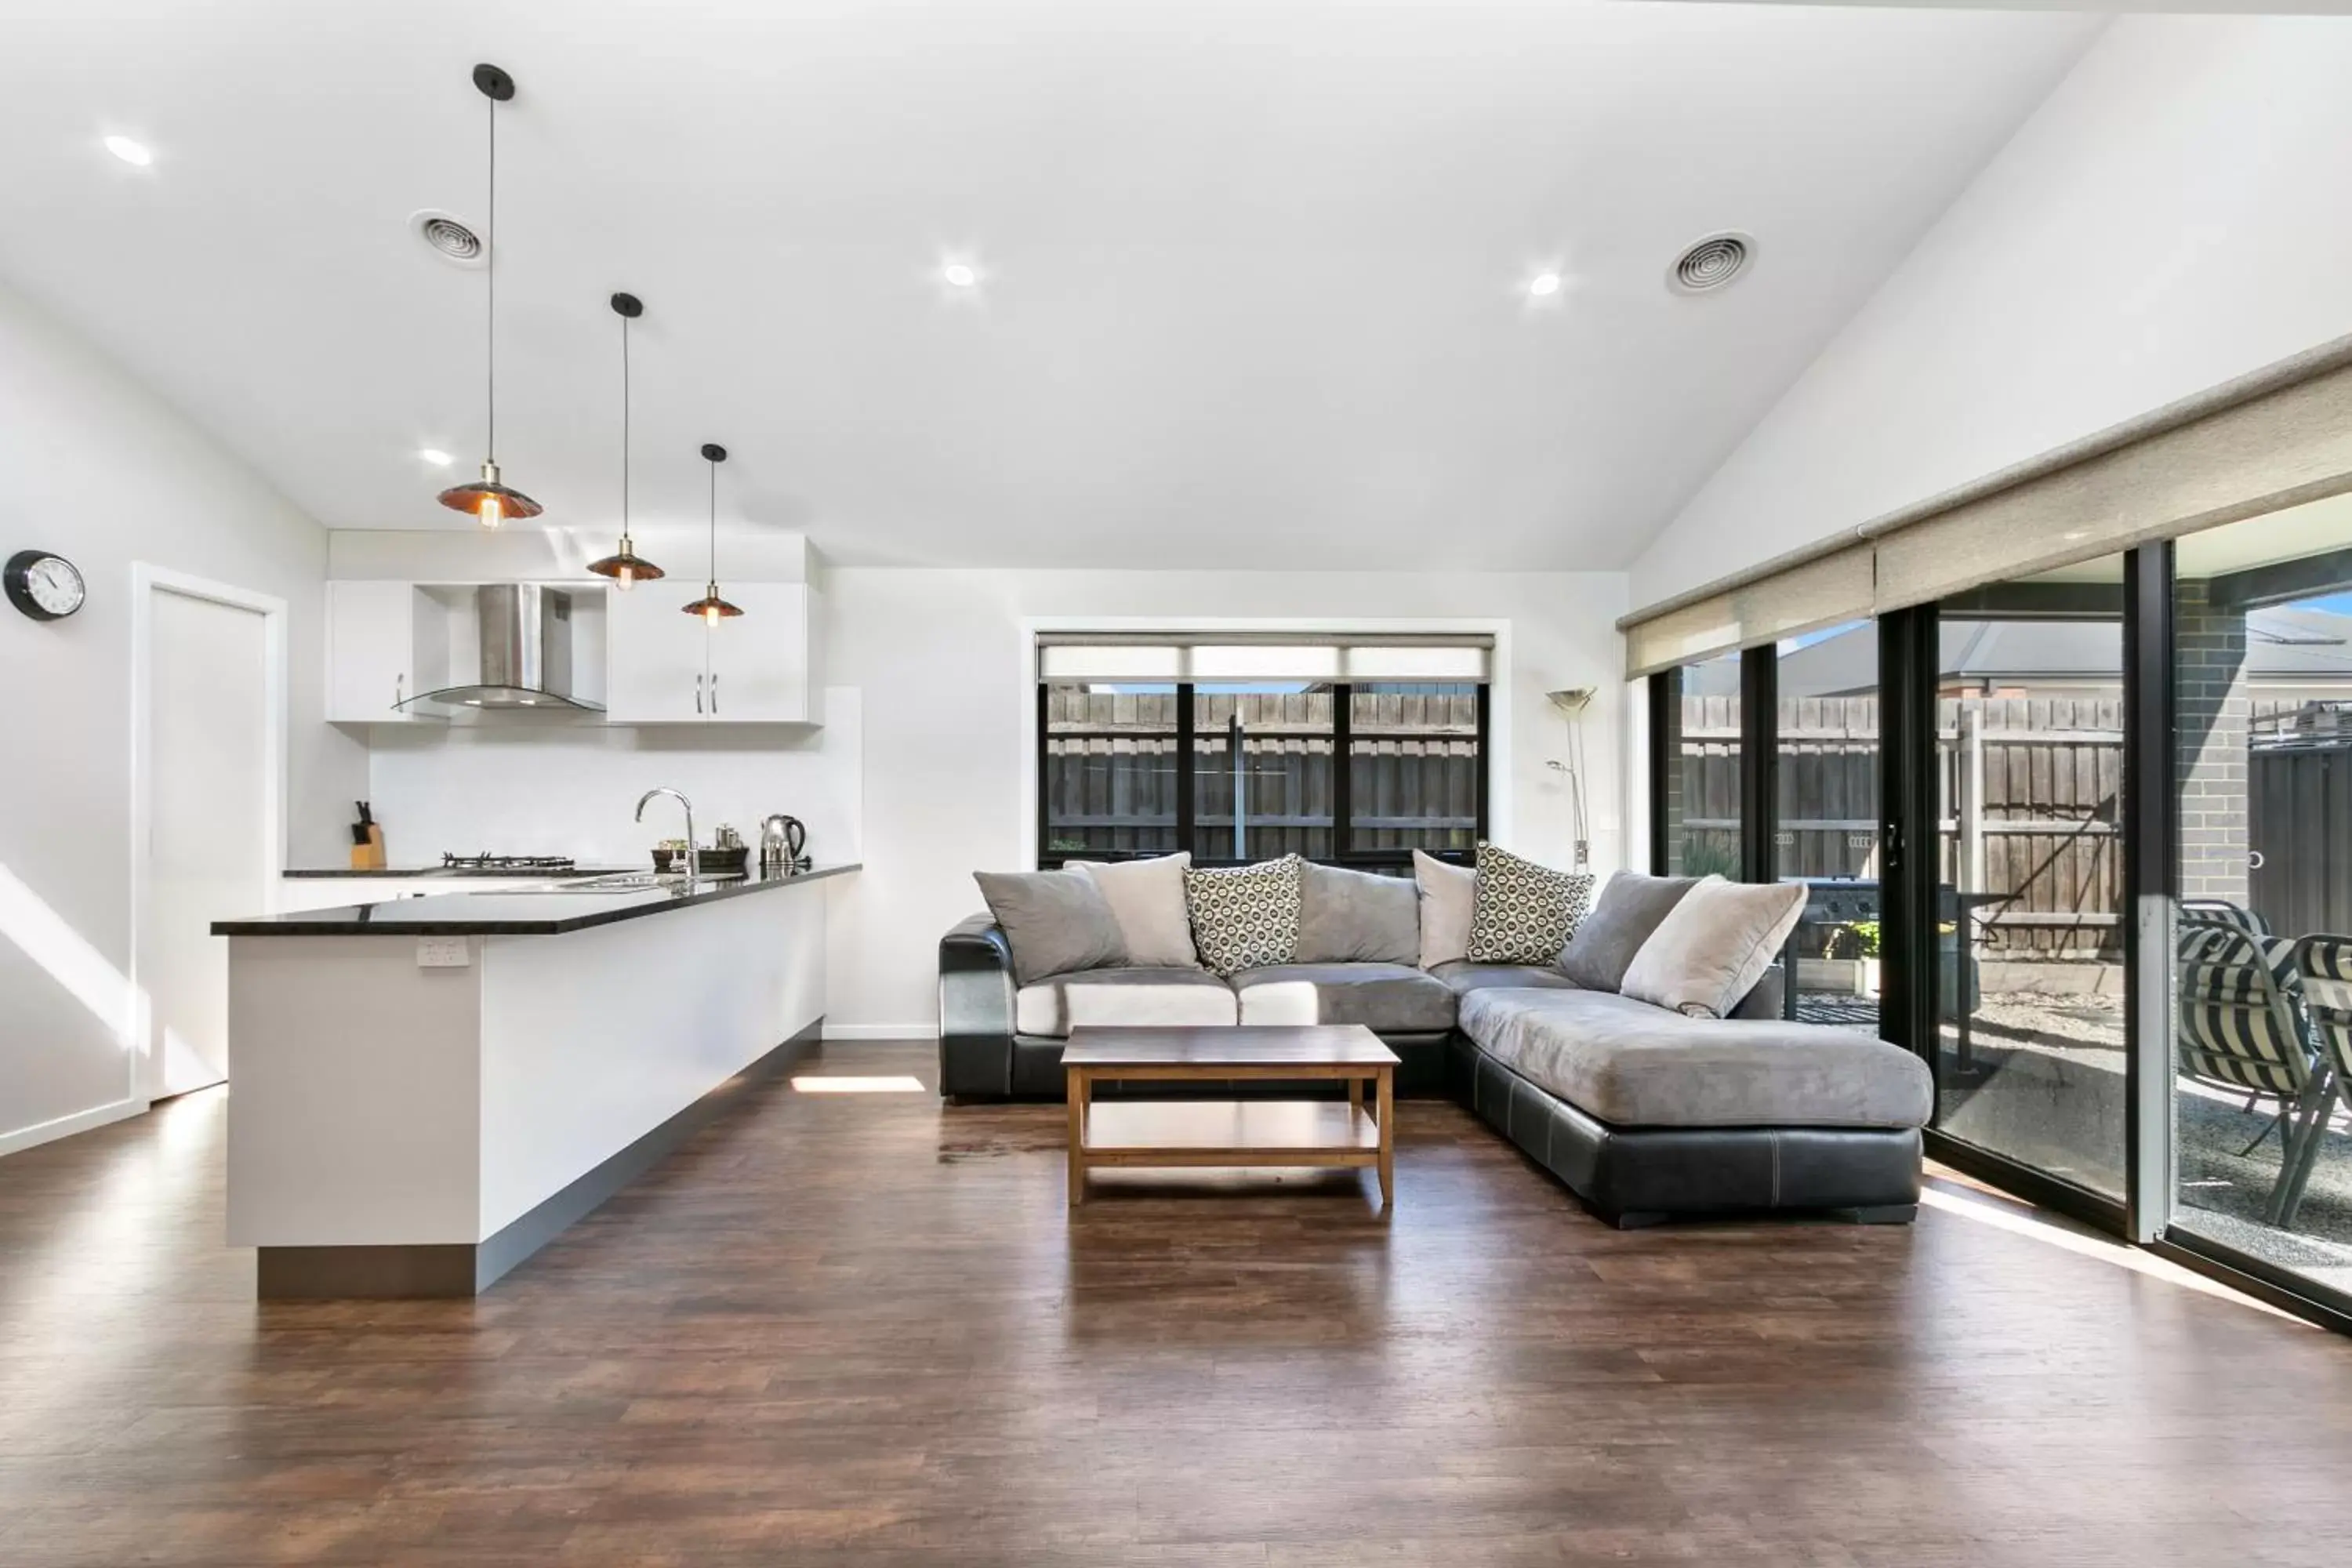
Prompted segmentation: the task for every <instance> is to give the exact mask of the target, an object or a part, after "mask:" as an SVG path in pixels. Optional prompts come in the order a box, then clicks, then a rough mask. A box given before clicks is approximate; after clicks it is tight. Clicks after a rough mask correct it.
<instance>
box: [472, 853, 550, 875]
mask: <svg viewBox="0 0 2352 1568" xmlns="http://www.w3.org/2000/svg"><path fill="white" fill-rule="evenodd" d="M441 866H442V868H443V869H444V870H449V871H498V872H515V871H574V870H577V869H579V867H578V866H577V864H576V863H574V861H573V860H572V857H571V856H569V855H490V854H482V855H449V854H444V855H443V856H442V857H441Z"/></svg>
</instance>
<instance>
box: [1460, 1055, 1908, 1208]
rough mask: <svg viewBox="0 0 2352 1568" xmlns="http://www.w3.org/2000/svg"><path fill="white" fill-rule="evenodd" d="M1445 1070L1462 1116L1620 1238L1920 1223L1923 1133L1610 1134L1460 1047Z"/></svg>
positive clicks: (1730, 1130) (1703, 1130)
mask: <svg viewBox="0 0 2352 1568" xmlns="http://www.w3.org/2000/svg"><path fill="white" fill-rule="evenodd" d="M1448 1065H1449V1067H1450V1068H1451V1083H1452V1088H1453V1090H1454V1095H1455V1097H1456V1098H1458V1099H1459V1100H1461V1101H1462V1103H1463V1104H1464V1105H1465V1106H1467V1107H1469V1108H1470V1110H1472V1111H1474V1112H1475V1114H1476V1115H1477V1116H1478V1118H1479V1120H1481V1121H1485V1122H1486V1124H1487V1125H1488V1126H1489V1127H1492V1128H1494V1129H1495V1130H1496V1131H1498V1132H1500V1133H1502V1134H1503V1136H1505V1137H1506V1138H1508V1139H1509V1140H1510V1141H1511V1142H1513V1143H1516V1144H1517V1145H1518V1147H1519V1149H1520V1151H1521V1152H1524V1153H1526V1154H1527V1155H1528V1157H1529V1158H1530V1159H1532V1160H1534V1161H1535V1162H1536V1163H1538V1164H1539V1165H1541V1166H1542V1167H1543V1168H1544V1169H1545V1170H1547V1171H1549V1172H1550V1173H1552V1174H1553V1175H1555V1176H1557V1177H1559V1180H1560V1181H1561V1182H1562V1183H1564V1184H1566V1185H1567V1187H1568V1189H1569V1190H1570V1192H1572V1193H1574V1194H1576V1195H1577V1196H1578V1197H1580V1198H1581V1199H1582V1200H1583V1201H1584V1202H1585V1204H1586V1205H1588V1206H1589V1207H1591V1209H1592V1211H1593V1212H1594V1213H1595V1214H1597V1215H1600V1216H1601V1218H1602V1219H1605V1220H1607V1221H1608V1222H1609V1223H1610V1224H1612V1225H1613V1226H1618V1227H1619V1228H1620V1229H1625V1230H1630V1229H1633V1228H1634V1227H1636V1226H1645V1225H1656V1224H1659V1223H1661V1222H1663V1221H1665V1220H1668V1219H1685V1218H1706V1217H1708V1216H1716V1215H1721V1216H1728V1215H1756V1214H1786V1213H1791V1212H1798V1213H1801V1212H1808V1211H1810V1212H1827V1213H1832V1214H1836V1215H1841V1216H1842V1217H1844V1218H1848V1219H1853V1220H1857V1221H1860V1222H1862V1223H1864V1224H1871V1225H1901V1224H1906V1223H1908V1222H1909V1221H1910V1220H1911V1219H1912V1218H1913V1217H1914V1216H1915V1215H1916V1214H1917V1213H1918V1205H1919V1161H1920V1140H1919V1134H1918V1132H1917V1131H1916V1130H1915V1129H1910V1128H1905V1129H1902V1130H1899V1131H1895V1130H1878V1129H1868V1128H1831V1127H1752V1128H1751V1127H1720V1128H1709V1127H1694V1128H1663V1127H1661V1128H1627V1127H1612V1126H1611V1125H1609V1124H1608V1123H1607V1122H1605V1121H1597V1120H1595V1119H1594V1118H1593V1117H1591V1116H1588V1115H1587V1114H1585V1113H1584V1112H1583V1111H1582V1110H1579V1109H1577V1108H1576V1107H1575V1106H1573V1105H1570V1104H1569V1103H1568V1102H1567V1101H1565V1100H1559V1099H1558V1098H1556V1097H1554V1096H1553V1095H1551V1094H1550V1093H1549V1092H1548V1091H1546V1090H1545V1089H1541V1088H1538V1086H1537V1085H1535V1084H1533V1083H1530V1082H1528V1080H1527V1079H1523V1078H1521V1077H1520V1076H1519V1075H1518V1074H1517V1073H1515V1072H1513V1071H1512V1070H1511V1069H1510V1068H1507V1067H1505V1066H1503V1065H1502V1064H1501V1063H1500V1062H1497V1061H1496V1060H1495V1059H1494V1058H1492V1057H1489V1056H1488V1055H1486V1052H1484V1051H1482V1050H1480V1049H1479V1048H1478V1047H1476V1046H1475V1045H1474V1044H1473V1043H1471V1041H1469V1040H1468V1039H1466V1038H1465V1037H1461V1036H1456V1037H1454V1041H1453V1044H1452V1046H1451V1047H1450V1052H1449V1064H1448Z"/></svg>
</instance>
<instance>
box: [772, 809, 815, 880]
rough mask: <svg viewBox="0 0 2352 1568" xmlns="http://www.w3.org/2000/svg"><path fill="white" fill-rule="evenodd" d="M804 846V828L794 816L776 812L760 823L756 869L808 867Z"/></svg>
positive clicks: (805, 844) (805, 833) (805, 838)
mask: <svg viewBox="0 0 2352 1568" xmlns="http://www.w3.org/2000/svg"><path fill="white" fill-rule="evenodd" d="M806 847H808V829H807V828H806V827H804V826H802V824H801V819H800V818H799V817H797V816H785V815H784V814H783V813H782V812H776V813H774V814H772V815H771V816H768V817H766V818H764V819H763V820H762V821H761V824H760V869H761V870H762V871H799V870H804V869H806V868H807V867H808V863H809V858H808V857H807V856H806V855H804V854H803V853H802V851H803V849H805V848H806Z"/></svg>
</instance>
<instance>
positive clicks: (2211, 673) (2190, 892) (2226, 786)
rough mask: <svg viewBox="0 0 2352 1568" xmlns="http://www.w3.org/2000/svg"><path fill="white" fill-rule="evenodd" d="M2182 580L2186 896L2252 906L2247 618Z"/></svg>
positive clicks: (2179, 623)
mask: <svg viewBox="0 0 2352 1568" xmlns="http://www.w3.org/2000/svg"><path fill="white" fill-rule="evenodd" d="M2206 587H2207V584H2205V583H2204V582H2202V581H2201V580H2196V579H2189V578H2183V579H2182V580H2181V582H2180V585H2179V595H2178V597H2177V598H2176V601H2175V610H2174V624H2175V628H2176V632H2177V639H2178V647H2179V652H2178V654H2177V655H2176V660H2177V662H2176V665H2175V676H2174V679H2175V680H2176V682H2177V684H2178V689H2179V738H2178V742H2177V743H2178V745H2179V764H2180V780H2181V784H2180V896H2181V897H2182V898H2184V899H2227V900H2230V901H2231V903H2236V904H2243V903H2245V902H2247V893H2246V888H2247V870H2246V854H2247V850H2248V847H2249V843H2248V837H2247V826H2246V808H2247V799H2246V795H2247V778H2246V742H2247V736H2248V729H2249V725H2250V723H2251V721H2252V716H2253V702H2252V697H2251V695H2250V694H2249V691H2248V689H2247V680H2246V615H2245V612H2244V611H2243V610H2231V609H2220V608H2217V607H2215V606H2214V605H2211V604H2210V603H2209V602H2208V600H2207V599H2206V596H2205V595H2206Z"/></svg>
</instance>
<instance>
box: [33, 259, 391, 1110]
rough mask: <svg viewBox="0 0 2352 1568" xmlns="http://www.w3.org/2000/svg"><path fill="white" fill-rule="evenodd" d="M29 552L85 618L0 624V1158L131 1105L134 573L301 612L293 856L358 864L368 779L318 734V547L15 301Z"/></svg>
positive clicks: (246, 482)
mask: <svg viewBox="0 0 2352 1568" xmlns="http://www.w3.org/2000/svg"><path fill="white" fill-rule="evenodd" d="M30 548H39V549H44V550H50V551H54V552H58V554H61V555H64V556H66V557H67V558H68V559H69V560H71V561H73V562H74V563H76V564H77V565H79V567H80V568H81V570H82V574H83V575H84V577H85V578H86V579H87V580H88V582H89V604H88V605H87V606H86V607H85V608H84V609H83V610H82V611H81V613H80V614H79V615H77V616H72V617H70V618H69V619H67V620H64V621H58V622H53V623H49V624H47V625H43V624H37V623H36V622H33V621H30V620H27V619H26V618H25V617H24V616H19V615H18V614H16V611H14V610H13V609H5V608H0V681H5V690H6V693H7V702H6V710H7V722H8V731H9V733H8V740H7V742H6V747H7V754H6V760H5V763H0V1148H7V1147H11V1146H14V1145H16V1144H18V1143H21V1142H29V1141H32V1140H34V1139H37V1137H39V1136H41V1133H40V1132H39V1131H35V1130H37V1129H42V1128H45V1127H47V1129H48V1131H51V1132H55V1131H61V1130H63V1129H65V1128H70V1127H71V1126H73V1125H75V1121H74V1119H76V1118H88V1117H92V1116H101V1115H103V1114H105V1113H106V1112H107V1110H108V1108H113V1109H115V1110H121V1108H122V1102H123V1101H125V1100H127V1099H128V1098H129V1095H130V1087H129V1074H128V1067H129V1064H128V1062H127V1060H126V1058H125V1056H124V1050H123V1042H122V1039H121V1037H120V1036H119V1035H118V1033H117V1024H118V1021H119V1019H120V1018H121V1011H120V1004H121V1000H122V992H123V991H124V989H125V988H126V986H127V984H128V982H127V981H126V979H125V978H124V976H125V973H126V971H127V969H128V966H129V963H130V956H131V906H130V886H131V868H130V848H131V846H130V833H131V827H130V812H131V756H130V752H131V720H130V700H131V563H133V562H147V563H152V564H155V565H158V566H166V567H172V568H175V569H177V570H179V571H182V572H185V573H189V574H194V575H196V576H200V577H205V578H210V579H212V580H214V581H216V582H223V583H228V584H235V585H236V586H238V587H241V588H247V589H250V590H252V591H254V592H257V593H262V594H268V595H275V596H276V597H278V598H281V599H284V600H285V601H286V602H287V605H288V606H289V616H288V619H289V627H288V637H289V662H290V670H289V673H290V678H291V684H290V696H289V709H290V711H289V781H288V789H289V793H288V797H287V799H288V807H289V812H288V816H289V830H288V834H289V844H288V851H289V856H291V857H292V858H296V859H300V858H305V857H308V858H320V857H324V856H327V855H330V854H332V855H341V854H342V853H343V852H344V851H343V848H342V846H347V845H348V844H349V842H350V839H349V837H348V835H345V834H342V833H341V832H340V826H341V823H342V821H343V820H344V818H345V817H346V816H347V815H348V813H349V810H350V798H351V796H352V795H354V794H355V793H356V792H357V786H359V785H360V784H362V783H363V781H364V779H365V766H366V757H365V754H364V752H362V749H361V748H360V747H359V745H358V744H357V743H355V742H353V741H352V739H351V738H350V737H348V736H344V735H341V734H338V733H337V732H335V731H332V730H331V729H330V728H329V727H328V726H327V725H326V723H325V722H324V721H322V719H321V712H322V710H321V706H320V655H319V648H320V602H321V593H320V584H321V583H322V581H323V580H324V577H325V574H326V559H327V537H326V534H325V532H324V531H323V530H321V529H320V527H319V526H318V524H317V523H315V522H314V521H311V520H310V518H308V517H306V516H304V515H303V514H302V513H301V512H299V511H298V510H295V509H294V507H293V506H292V505H291V504H290V503H289V502H288V501H287V500H285V499H284V498H283V497H281V496H279V495H278V493H277V492H276V491H275V490H273V489H270V488H269V486H268V483H266V482H265V481H264V480H263V479H260V477H259V476H257V475H256V474H255V473H254V472H253V471H252V470H250V469H248V468H245V467H244V466H243V465H242V464H240V463H239V462H238V461H236V459H235V458H231V457H229V456H228V455H227V454H226V452H225V451H223V450H222V449H221V448H220V447H216V446H215V445H214V444H213V443H212V442H211V441H210V440H209V439H208V438H207V437H205V436H203V435H201V434H200V433H198V432H197V430H196V429H195V428H194V426H192V425H190V424H189V423H188V422H187V421H186V420H184V419H183V418H182V417H181V416H179V415H178V414H176V413H175V412H173V410H172V409H171V408H170V407H168V406H166V405H164V404H163V403H162V402H161V401H160V400H159V399H157V398H156V397H155V396H154V395H152V394H151V393H149V392H147V391H146V390H145V389H144V388H143V387H142V386H141V385H140V384H137V383H136V382H134V381H132V380H131V378H130V377H129V376H127V375H125V374H123V373H122V372H121V371H120V370H119V369H117V368H116V367H115V366H114V365H113V364H112V363H110V362H108V361H106V360H104V359H102V358H100V356H99V355H98V354H97V353H95V352H94V351H92V350H91V349H89V348H88V347H87V346H85V345H84V344H82V343H81V342H78V341H77V340H75V339H74V338H72V337H71V336H69V335H68V333H67V332H66V331H64V329H62V328H61V327H59V326H58V324H57V323H56V322H55V321H52V320H51V319H49V318H48V317H47V316H46V315H44V314H43V313H41V312H40V311H39V310H37V309H36V308H35V307H34V306H33V305H32V304H31V303H30V302H29V301H27V300H25V299H24V298H23V297H22V296H20V295H18V294H16V293H15V292H14V291H12V290H10V289H7V288H5V286H0V554H13V553H14V552H16V551H18V550H22V549H30ZM223 912H224V913H250V912H257V911H243V910H225V911H223ZM132 1109H135V1106H133V1107H132ZM51 1124H61V1125H51Z"/></svg>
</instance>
